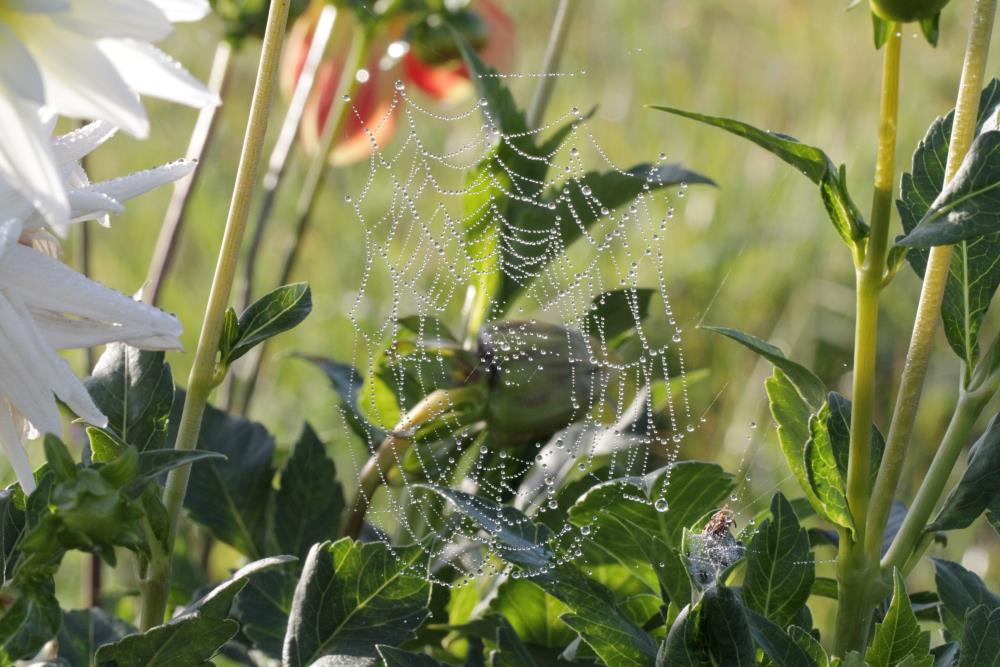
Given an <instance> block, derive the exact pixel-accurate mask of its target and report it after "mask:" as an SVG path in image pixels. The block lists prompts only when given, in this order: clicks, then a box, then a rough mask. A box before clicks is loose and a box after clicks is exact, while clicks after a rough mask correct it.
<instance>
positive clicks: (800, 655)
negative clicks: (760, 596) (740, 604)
mask: <svg viewBox="0 0 1000 667" xmlns="http://www.w3.org/2000/svg"><path fill="white" fill-rule="evenodd" d="M744 611H745V613H746V617H747V620H748V621H749V623H750V634H751V635H752V636H753V639H754V641H755V642H757V644H758V645H759V646H760V647H761V649H762V650H763V651H764V653H765V654H766V655H767V657H769V658H770V659H771V660H773V661H774V664H775V665H776V666H777V667H817V665H818V664H819V662H818V661H817V659H816V657H814V655H815V656H817V657H819V658H820V659H821V660H826V659H827V658H826V652H825V651H824V650H823V648H822V647H821V646H819V645H818V643H814V644H813V645H808V644H807V646H809V650H807V649H806V648H805V647H804V646H803V645H802V643H800V642H799V641H796V640H794V639H792V637H791V635H790V634H789V633H787V632H785V631H784V630H782V629H781V626H780V625H778V624H776V623H775V622H774V621H772V620H770V619H768V618H767V617H766V616H761V615H760V614H758V613H757V612H755V611H754V610H753V609H745V610H744ZM789 630H790V631H791V630H799V631H800V632H802V628H799V627H798V626H791V627H790V628H789ZM802 636H805V637H809V635H800V637H802ZM813 641H814V642H815V640H813ZM803 643H804V642H803ZM816 649H818V651H817V650H816Z"/></svg>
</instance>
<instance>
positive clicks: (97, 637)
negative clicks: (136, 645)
mask: <svg viewBox="0 0 1000 667" xmlns="http://www.w3.org/2000/svg"><path fill="white" fill-rule="evenodd" d="M133 632H135V628H133V627H132V626H131V625H129V624H128V623H126V622H125V621H122V620H120V619H118V618H115V617H114V616H111V615H109V614H108V612H106V611H104V610H103V609H101V608H100V607H91V608H90V609H78V610H74V611H68V612H66V613H64V614H63V622H62V627H61V628H59V635H58V639H59V657H60V658H62V659H63V660H65V661H66V662H68V663H69V664H70V665H89V664H91V660H92V658H93V657H94V653H95V652H96V651H97V649H98V648H100V647H101V646H104V645H105V644H112V643H114V642H116V641H118V640H119V639H121V638H122V637H124V636H125V635H128V634H131V633H133Z"/></svg>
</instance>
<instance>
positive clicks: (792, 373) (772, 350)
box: [701, 326, 826, 411]
mask: <svg viewBox="0 0 1000 667" xmlns="http://www.w3.org/2000/svg"><path fill="white" fill-rule="evenodd" d="M701 328H702V329H705V330H707V331H712V332H714V333H718V334H722V335H723V336H726V337H727V338H732V339H733V340H735V341H736V342H737V343H740V344H741V345H743V346H744V347H748V348H750V349H751V350H753V351H754V352H756V353H757V354H759V355H760V356H762V357H764V358H765V359H767V360H768V361H770V362H771V363H772V364H774V365H775V366H776V367H777V368H778V369H780V370H781V372H782V373H784V374H785V376H786V377H787V378H788V380H789V381H790V382H791V383H792V385H794V386H795V389H796V390H797V391H798V392H799V395H800V396H801V397H802V399H803V400H804V401H805V402H806V404H807V405H808V406H809V408H810V410H811V411H816V410H819V409H820V407H821V406H822V405H823V404H824V403H826V386H825V385H824V384H823V381H822V380H820V379H819V378H818V377H816V374H815V373H813V372H812V371H811V370H809V369H808V368H806V367H805V366H803V365H802V364H798V363H796V362H794V361H792V360H791V359H789V358H788V357H786V356H785V353H784V352H782V351H781V350H780V349H778V348H777V347H775V346H774V345H771V344H770V343H768V342H766V341H763V340H761V339H760V338H757V337H756V336H751V335H750V334H746V333H743V332H742V331H737V330H736V329H729V328H727V327H709V326H702V327H701Z"/></svg>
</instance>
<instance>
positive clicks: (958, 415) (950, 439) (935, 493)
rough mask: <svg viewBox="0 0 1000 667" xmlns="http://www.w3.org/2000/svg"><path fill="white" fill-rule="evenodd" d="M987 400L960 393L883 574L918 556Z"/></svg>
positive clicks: (893, 541)
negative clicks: (929, 522) (933, 515)
mask: <svg viewBox="0 0 1000 667" xmlns="http://www.w3.org/2000/svg"><path fill="white" fill-rule="evenodd" d="M988 400H989V396H987V397H986V398H985V400H984V398H983V397H982V396H976V395H973V394H969V393H967V392H965V391H961V393H960V394H959V397H958V404H957V405H956V406H955V412H954V413H953V414H952V416H951V422H950V423H949V424H948V430H947V431H945V434H944V438H942V439H941V445H940V446H939V447H938V450H937V452H936V453H935V454H934V460H933V461H931V465H930V468H928V470H927V475H926V476H925V477H924V480H923V482H921V483H920V489H919V490H918V491H917V495H916V497H915V498H914V499H913V504H912V505H910V509H909V511H907V513H906V518H905V519H904V520H903V524H902V525H901V526H900V527H899V532H898V533H896V536H895V538H893V540H892V544H891V545H890V546H889V550H888V551H887V552H886V554H885V557H883V558H882V571H883V572H886V573H891V572H892V570H893V568H900V569H901V570H902V569H903V568H904V566H905V565H906V563H907V561H908V560H909V559H910V555H911V554H913V553H914V552H915V550H916V548H917V546H918V545H919V543H920V542H921V540H922V538H923V535H924V526H926V525H927V521H928V520H929V519H930V518H931V514H933V512H934V508H935V507H937V504H938V502H939V501H940V500H941V495H942V494H943V493H944V488H945V486H946V485H947V484H948V479H949V477H951V472H952V470H954V468H955V463H956V462H957V461H958V457H959V456H960V455H961V454H962V450H963V449H964V448H965V446H966V445H967V444H968V442H969V434H970V432H971V431H972V427H973V425H974V424H975V423H976V419H978V418H979V415H980V414H982V412H983V408H985V407H986V403H987V402H988Z"/></svg>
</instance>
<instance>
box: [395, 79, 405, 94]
mask: <svg viewBox="0 0 1000 667" xmlns="http://www.w3.org/2000/svg"><path fill="white" fill-rule="evenodd" d="M395 85H396V90H398V91H400V92H402V91H404V90H406V84H405V83H404V82H403V80H402V79H396V84H395Z"/></svg>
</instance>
